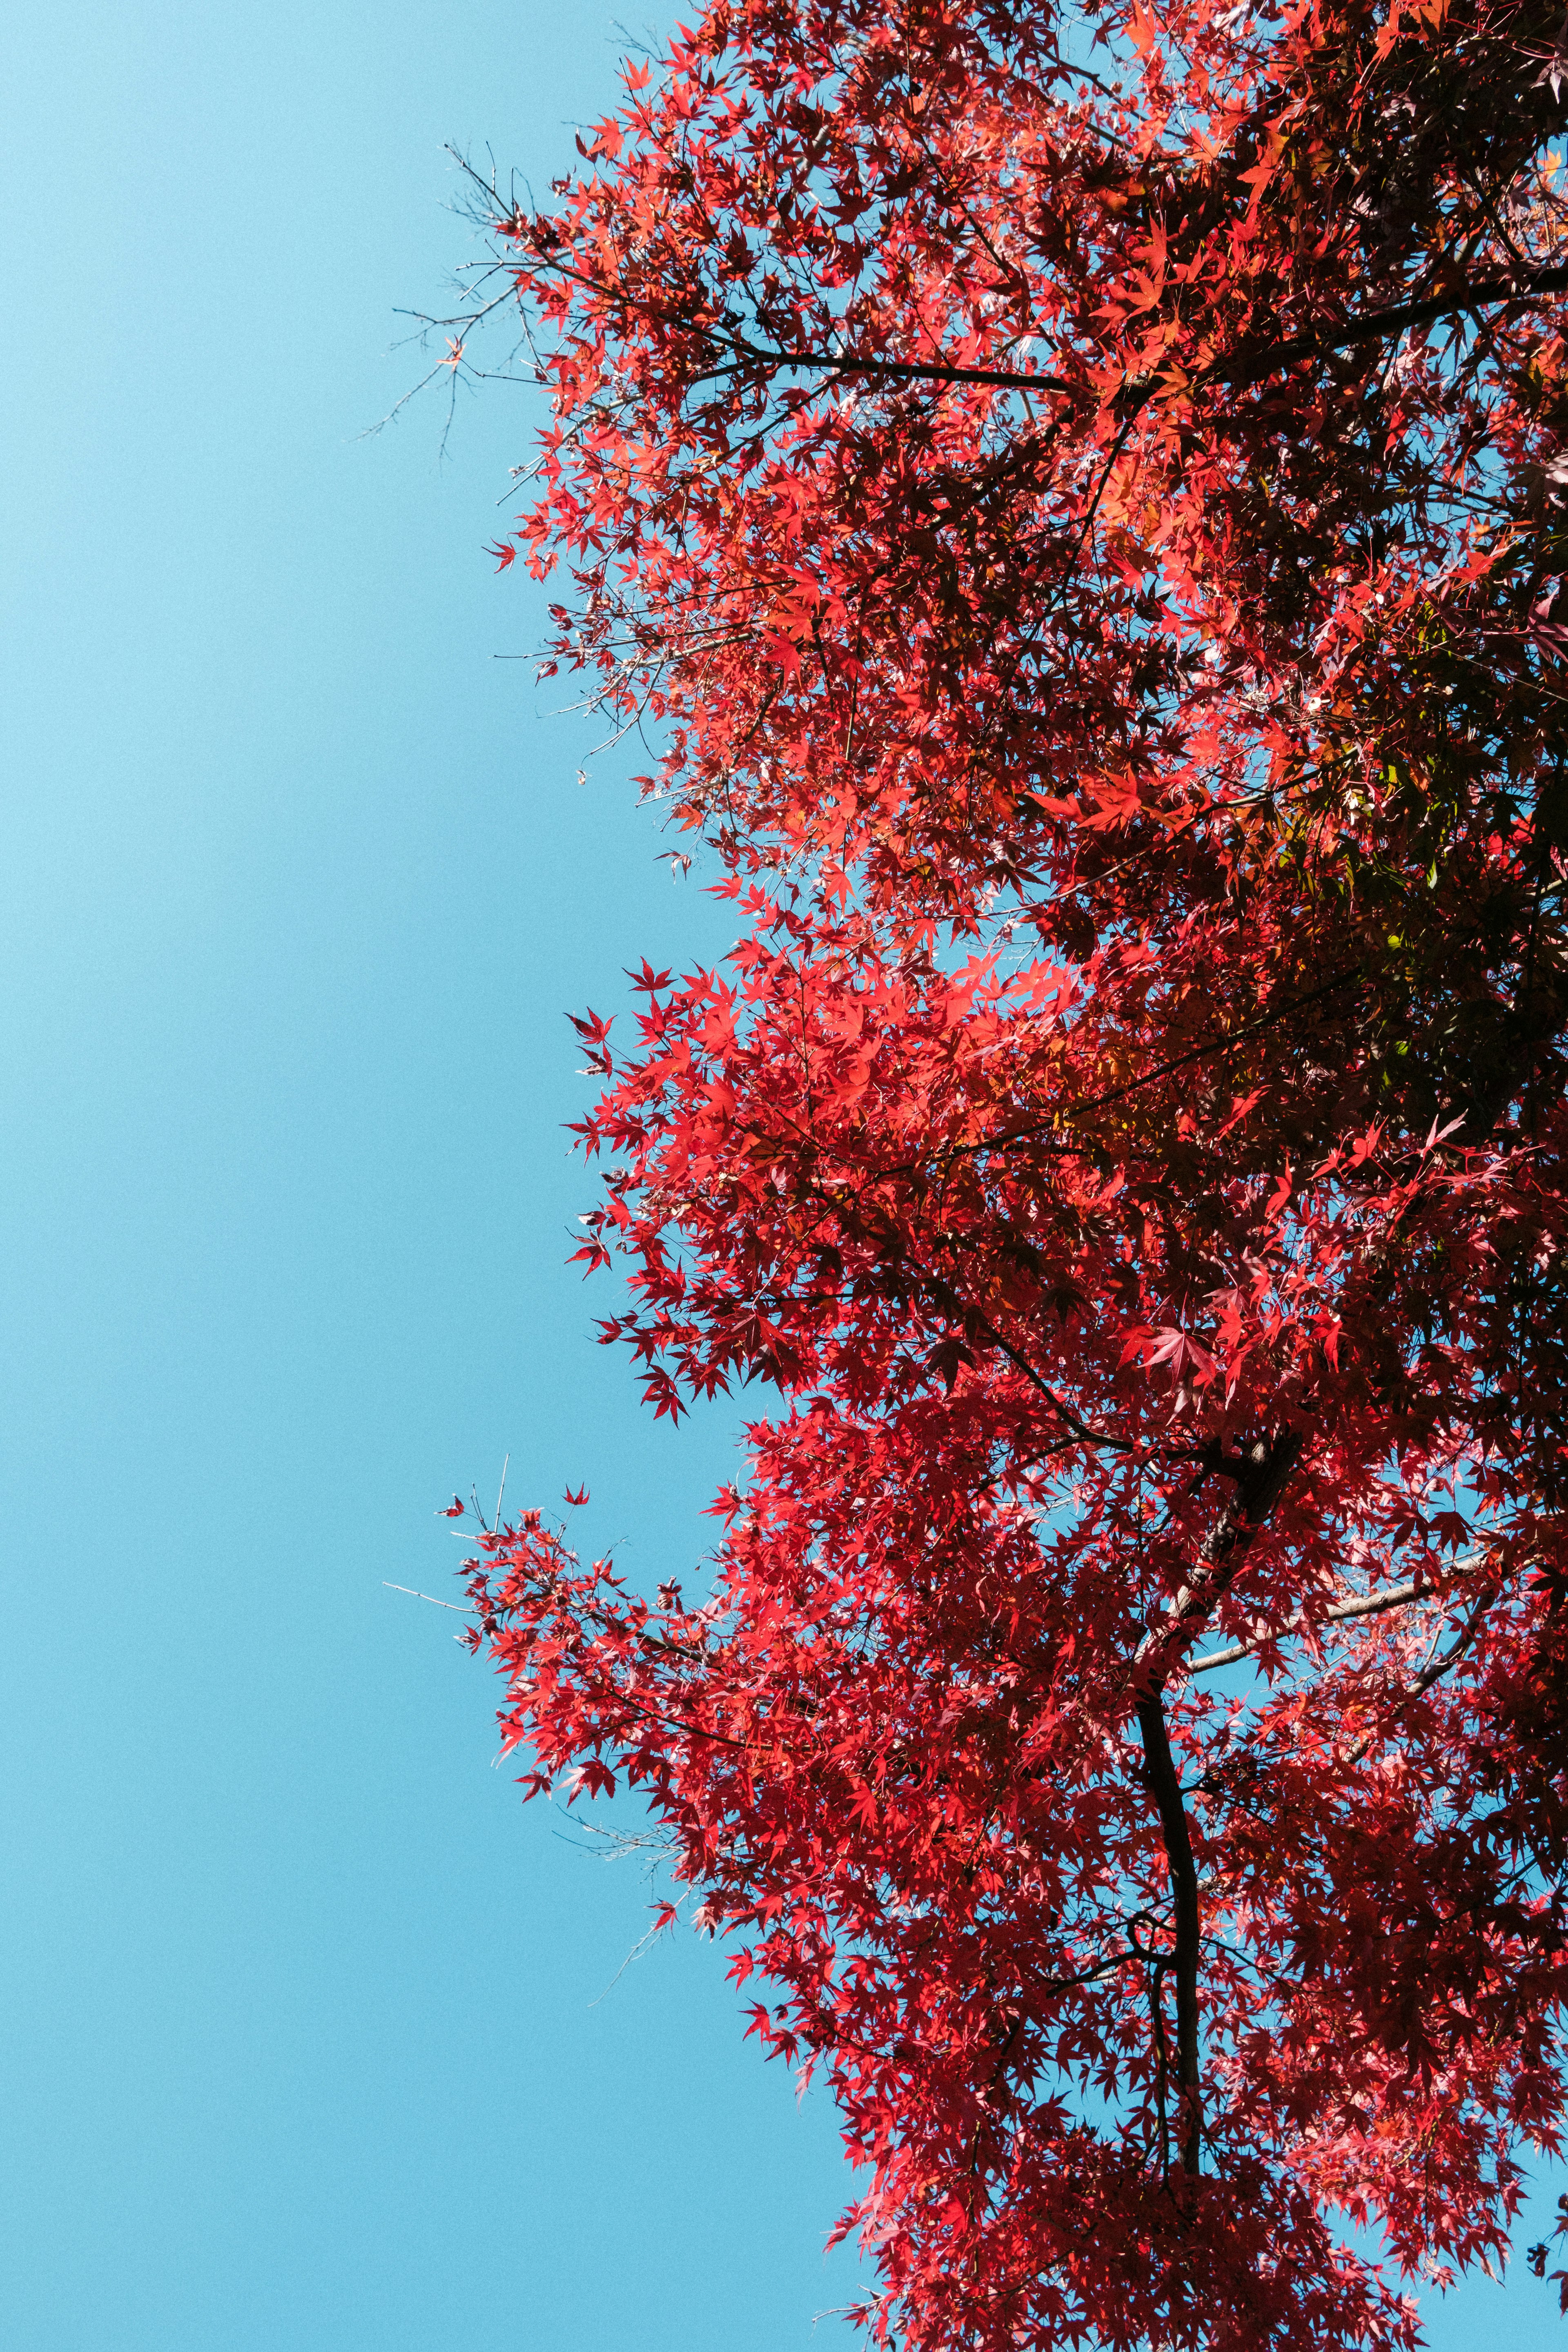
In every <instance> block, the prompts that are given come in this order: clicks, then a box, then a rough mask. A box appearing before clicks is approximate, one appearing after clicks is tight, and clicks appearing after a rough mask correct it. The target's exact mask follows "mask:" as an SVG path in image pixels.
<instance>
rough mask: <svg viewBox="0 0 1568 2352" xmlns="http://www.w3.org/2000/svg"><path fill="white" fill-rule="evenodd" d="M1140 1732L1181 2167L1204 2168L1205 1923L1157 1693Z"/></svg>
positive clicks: (1147, 1704) (1146, 1705)
mask: <svg viewBox="0 0 1568 2352" xmlns="http://www.w3.org/2000/svg"><path fill="white" fill-rule="evenodd" d="M1138 1728H1139V1731H1140V1732H1141V1733H1142V1739H1143V1755H1144V1759H1145V1760H1146V1762H1147V1765H1148V1769H1149V1786H1150V1788H1151V1789H1152V1790H1153V1792H1154V1801H1155V1803H1156V1805H1157V1806H1158V1807H1159V1810H1160V1832H1161V1835H1162V1837H1163V1840H1164V1845H1165V1865H1166V1868H1167V1870H1168V1871H1169V1873H1170V1878H1171V1903H1172V1908H1173V1912H1174V1915H1175V1917H1174V1927H1175V1945H1174V1948H1173V1952H1172V1954H1171V1963H1170V1965H1171V1969H1172V1972H1173V1975H1174V1977H1175V1979H1176V2081H1177V2084H1178V2085H1179V2088H1180V2092H1181V2099H1182V2107H1183V2119H1182V2144H1181V2157H1182V2163H1183V2165H1184V2167H1185V2168H1186V2170H1187V2171H1188V2172H1191V2173H1195V2172H1197V2171H1198V2170H1199V2169H1200V2165H1199V2156H1200V2151H1201V2148H1202V2145H1203V2115H1202V2108H1201V2105H1200V2091H1199V2083H1198V1942H1199V1937H1200V1933H1201V1927H1202V1922H1201V1919H1200V1916H1199V1912H1198V1874H1197V1865H1196V1864H1195V1863H1194V1860H1193V1843H1192V1839H1191V1838H1190V1836H1189V1835H1188V1833H1187V1816H1186V1811H1185V1808H1184V1805H1183V1803H1182V1784H1181V1781H1180V1780H1179V1778H1178V1777H1177V1773H1176V1767H1175V1761H1174V1759H1173V1757H1172V1754H1171V1742H1170V1739H1169V1738H1168V1737H1167V1735H1166V1731H1165V1711H1164V1708H1163V1705H1162V1704H1161V1699H1160V1694H1159V1692H1158V1691H1152V1692H1151V1693H1150V1695H1149V1696H1148V1697H1147V1698H1146V1699H1142V1700H1141V1701H1140V1703H1139V1707H1138Z"/></svg>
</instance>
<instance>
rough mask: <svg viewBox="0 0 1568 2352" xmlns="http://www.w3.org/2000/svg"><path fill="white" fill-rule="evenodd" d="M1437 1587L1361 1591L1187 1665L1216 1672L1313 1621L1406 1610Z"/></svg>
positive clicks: (1415, 1582)
mask: <svg viewBox="0 0 1568 2352" xmlns="http://www.w3.org/2000/svg"><path fill="white" fill-rule="evenodd" d="M1432 1590H1433V1587H1432V1586H1431V1585H1430V1584H1424V1583H1422V1582H1421V1580H1419V1579H1418V1578H1412V1580H1410V1582H1409V1583H1408V1584H1395V1585H1392V1586H1391V1587H1390V1588H1389V1590H1388V1591H1386V1592H1361V1593H1357V1595H1356V1596H1355V1598H1354V1599H1353V1600H1352V1601H1335V1603H1334V1605H1333V1607H1332V1608H1331V1609H1325V1610H1324V1612H1323V1613H1322V1615H1321V1617H1319V1618H1315V1619H1314V1618H1311V1617H1310V1616H1309V1615H1308V1614H1307V1612H1306V1611H1305V1610H1298V1612H1297V1613H1296V1615H1295V1616H1294V1617H1292V1618H1291V1620H1290V1622H1289V1624H1288V1625H1285V1626H1282V1627H1281V1629H1280V1630H1279V1633H1254V1634H1252V1635H1251V1636H1250V1637H1249V1638H1248V1639H1247V1641H1245V1642H1233V1643H1231V1645H1230V1647H1229V1648H1228V1649H1227V1650H1211V1651H1210V1652H1209V1653H1208V1654H1207V1656H1206V1657H1202V1658H1194V1660H1193V1663H1192V1664H1191V1665H1190V1666H1189V1667H1188V1668H1187V1672H1188V1674H1189V1675H1208V1674H1212V1673H1213V1672H1214V1670H1215V1667H1216V1666H1233V1665H1235V1664H1236V1662H1237V1659H1238V1658H1245V1657H1247V1656H1248V1655H1249V1654H1251V1652H1252V1651H1254V1650H1261V1649H1262V1648H1263V1647H1264V1646H1265V1644H1266V1643H1269V1642H1283V1641H1284V1640H1285V1639H1286V1638H1287V1636H1288V1635H1289V1634H1291V1633H1301V1632H1302V1631H1304V1629H1305V1628H1306V1627H1308V1626H1309V1625H1311V1624H1314V1623H1315V1624H1320V1625H1335V1624H1339V1623H1341V1622H1343V1620H1344V1619H1345V1618H1347V1617H1374V1616H1376V1615H1377V1614H1378V1612H1379V1611H1380V1610H1384V1609H1405V1608H1407V1607H1408V1606H1409V1604H1410V1602H1411V1601H1425V1600H1426V1598H1427V1597H1428V1595H1429V1594H1430V1593H1431V1591H1432Z"/></svg>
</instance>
